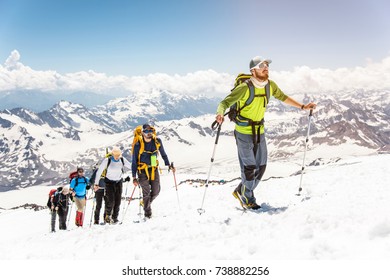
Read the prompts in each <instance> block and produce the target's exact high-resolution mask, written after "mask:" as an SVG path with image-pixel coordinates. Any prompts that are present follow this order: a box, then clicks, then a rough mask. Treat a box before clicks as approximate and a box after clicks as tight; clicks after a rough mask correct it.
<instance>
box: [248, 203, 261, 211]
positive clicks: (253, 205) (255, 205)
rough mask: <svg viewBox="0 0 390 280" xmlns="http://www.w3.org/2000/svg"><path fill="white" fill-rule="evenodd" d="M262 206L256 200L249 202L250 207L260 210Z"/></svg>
mask: <svg viewBox="0 0 390 280" xmlns="http://www.w3.org/2000/svg"><path fill="white" fill-rule="evenodd" d="M260 208H261V206H260V205H258V204H257V203H256V202H254V203H249V204H248V209H252V210H259V209H260Z"/></svg>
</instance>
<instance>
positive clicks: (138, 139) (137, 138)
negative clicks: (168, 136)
mask: <svg viewBox="0 0 390 280" xmlns="http://www.w3.org/2000/svg"><path fill="white" fill-rule="evenodd" d="M150 128H151V129H152V130H153V141H154V142H155V143H156V150H155V151H152V152H149V151H148V153H151V154H154V153H158V151H159V148H160V146H161V144H160V143H159V142H158V141H157V133H156V129H155V128H154V127H152V126H151V127H150ZM137 143H139V144H140V149H139V153H138V161H137V164H138V170H139V171H142V170H145V173H146V175H147V176H148V178H149V171H148V168H149V167H152V178H151V179H152V180H154V171H155V169H156V168H157V167H158V160H156V165H155V166H148V165H147V164H146V163H143V162H140V160H141V154H142V153H143V152H144V151H145V143H144V139H143V137H142V125H139V126H137V127H136V128H135V129H134V138H133V144H132V145H131V153H133V152H134V147H135V145H136V144H137Z"/></svg>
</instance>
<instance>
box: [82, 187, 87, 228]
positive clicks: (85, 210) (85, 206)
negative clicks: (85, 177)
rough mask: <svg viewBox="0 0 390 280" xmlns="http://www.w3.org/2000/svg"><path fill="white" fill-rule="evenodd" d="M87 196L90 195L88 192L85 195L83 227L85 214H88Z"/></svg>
mask: <svg viewBox="0 0 390 280" xmlns="http://www.w3.org/2000/svg"><path fill="white" fill-rule="evenodd" d="M87 195H88V190H87V193H86V194H85V204H84V209H83V216H82V217H81V226H84V218H85V213H87Z"/></svg>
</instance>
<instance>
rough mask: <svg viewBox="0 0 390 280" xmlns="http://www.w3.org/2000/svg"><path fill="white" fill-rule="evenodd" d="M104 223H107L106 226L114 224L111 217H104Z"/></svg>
mask: <svg viewBox="0 0 390 280" xmlns="http://www.w3.org/2000/svg"><path fill="white" fill-rule="evenodd" d="M104 222H105V223H106V224H112V223H113V220H112V219H111V217H110V215H106V216H105V217H104Z"/></svg>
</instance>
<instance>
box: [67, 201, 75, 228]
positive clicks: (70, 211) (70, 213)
mask: <svg viewBox="0 0 390 280" xmlns="http://www.w3.org/2000/svg"><path fill="white" fill-rule="evenodd" d="M73 202H74V197H72V203H71V204H70V210H69V216H68V220H67V221H66V228H68V226H69V220H70V216H71V215H72V207H73Z"/></svg>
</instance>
